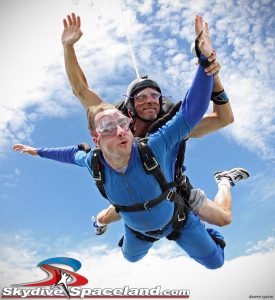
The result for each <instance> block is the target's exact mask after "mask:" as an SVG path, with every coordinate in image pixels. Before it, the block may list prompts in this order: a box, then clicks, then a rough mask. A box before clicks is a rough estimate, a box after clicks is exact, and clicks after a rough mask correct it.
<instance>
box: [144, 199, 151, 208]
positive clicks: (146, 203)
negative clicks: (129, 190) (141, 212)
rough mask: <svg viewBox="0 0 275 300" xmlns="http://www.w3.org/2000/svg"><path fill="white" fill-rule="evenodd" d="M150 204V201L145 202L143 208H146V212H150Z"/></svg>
mask: <svg viewBox="0 0 275 300" xmlns="http://www.w3.org/2000/svg"><path fill="white" fill-rule="evenodd" d="M149 202H150V201H148V202H145V203H144V204H143V206H144V208H145V210H149V209H151V207H148V204H149Z"/></svg>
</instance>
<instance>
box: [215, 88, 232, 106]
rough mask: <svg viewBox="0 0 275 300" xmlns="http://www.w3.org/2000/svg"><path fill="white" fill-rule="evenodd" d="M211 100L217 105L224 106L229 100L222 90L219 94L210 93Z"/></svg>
mask: <svg viewBox="0 0 275 300" xmlns="http://www.w3.org/2000/svg"><path fill="white" fill-rule="evenodd" d="M211 100H212V101H213V102H214V103H215V104H217V105H223V104H226V103H227V102H228V101H229V98H228V96H227V94H226V92H225V91H224V90H222V91H221V92H212V94H211Z"/></svg>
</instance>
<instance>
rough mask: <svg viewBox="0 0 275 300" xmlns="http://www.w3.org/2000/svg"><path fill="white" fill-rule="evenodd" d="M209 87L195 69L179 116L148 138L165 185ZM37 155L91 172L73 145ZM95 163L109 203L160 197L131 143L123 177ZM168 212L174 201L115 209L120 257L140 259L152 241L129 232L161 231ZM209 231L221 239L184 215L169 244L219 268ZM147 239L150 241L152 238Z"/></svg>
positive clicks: (203, 106) (125, 203) (220, 262)
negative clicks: (121, 230) (121, 238)
mask: <svg viewBox="0 0 275 300" xmlns="http://www.w3.org/2000/svg"><path fill="white" fill-rule="evenodd" d="M212 85H213V77H211V76H207V75H206V74H205V72H204V70H203V69H202V67H200V66H199V68H198V70H197V73H196V76H195V79H194V81H193V83H192V85H191V88H190V89H189V91H188V92H187V94H186V96H185V99H184V101H183V103H182V105H181V108H180V110H179V112H178V113H177V114H176V115H175V116H174V117H173V118H172V119H171V120H170V121H168V122H167V123H166V124H165V125H163V126H162V127H161V128H160V129H159V130H158V131H156V132H155V133H153V134H151V135H150V136H149V140H148V146H149V147H150V149H151V150H152V152H153V153H154V156H155V157H156V159H157V160H158V162H159V164H160V167H161V169H162V171H163V173H164V175H165V177H166V181H167V182H171V181H173V175H174V174H173V173H174V170H173V168H171V163H172V160H173V159H174V157H175V154H176V153H177V150H178V145H179V141H181V140H182V139H183V138H184V137H185V136H186V135H187V134H188V133H189V132H190V130H191V129H192V128H193V127H194V126H195V125H196V124H197V123H198V122H199V121H200V119H201V118H202V116H203V114H204V113H205V111H206V109H207V107H208V104H209V99H210V95H211V91H212ZM38 154H39V155H40V156H41V157H45V158H50V159H54V160H57V161H60V162H66V163H71V164H76V165H79V166H82V167H86V168H88V170H89V172H90V173H92V170H91V167H90V164H89V162H90V159H91V155H92V153H91V152H89V153H85V152H84V151H79V150H78V149H77V148H76V147H66V148H40V149H38ZM100 160H101V163H102V165H103V167H104V174H105V181H104V188H105V191H106V194H107V196H108V199H109V201H110V202H111V203H112V204H117V205H123V206H129V205H133V204H138V203H144V202H147V201H150V200H152V199H155V198H156V197H158V196H159V195H161V194H162V191H161V188H160V186H159V183H158V182H157V181H156V179H155V177H154V176H153V175H151V174H149V175H147V174H146V173H145V172H144V169H143V166H142V164H141V161H140V157H139V154H138V150H137V146H136V144H135V143H134V144H133V146H132V151H131V155H130V159H129V163H128V166H127V169H126V171H125V173H124V174H121V173H119V172H117V171H115V170H114V169H112V168H111V167H110V166H109V165H108V164H107V163H106V161H105V160H104V157H103V156H101V157H100ZM173 212H174V203H173V202H170V201H169V200H164V201H162V202H161V203H160V204H158V205H157V206H155V207H153V208H151V209H150V210H146V211H138V212H124V211H121V212H120V215H121V217H122V219H123V221H124V225H125V233H124V242H123V246H122V252H123V255H124V257H125V258H126V259H127V260H128V261H131V262H136V261H138V260H140V259H142V258H143V257H144V256H145V255H146V254H147V253H148V251H149V249H150V248H151V247H152V245H153V243H152V242H149V241H143V240H140V239H138V238H137V237H136V236H135V234H134V233H133V232H132V231H131V230H130V229H129V228H132V229H133V230H135V231H139V232H141V233H143V234H144V235H148V234H147V233H146V232H148V231H155V230H158V229H161V228H163V227H165V226H166V225H167V224H168V223H169V221H170V220H171V218H172V216H173ZM172 231H173V228H172V225H169V226H168V227H167V228H166V229H165V230H164V233H163V234H162V235H161V236H155V237H157V238H162V237H165V236H167V235H168V234H169V233H171V232H172ZM209 231H211V234H214V235H216V236H217V237H219V238H221V239H223V237H222V236H221V235H220V234H219V233H218V232H216V231H215V230H213V229H208V230H206V229H205V227H204V225H203V224H202V223H201V221H200V219H199V218H198V217H197V216H196V215H194V214H193V213H192V212H189V214H188V220H187V222H186V224H185V226H184V227H183V228H182V229H181V235H180V237H179V238H178V239H177V240H176V241H175V242H176V243H177V244H178V245H179V246H180V247H181V248H182V249H183V250H185V251H186V252H187V253H188V254H189V255H190V257H192V258H193V259H194V260H196V261H197V262H199V263H200V264H202V265H204V266H205V267H207V268H210V269H215V268H219V267H221V266H222V265H223V262H224V252H223V249H222V248H221V247H220V246H219V245H217V244H216V243H215V242H214V241H213V239H212V238H211V237H210V235H209V233H208V232H209ZM150 236H153V237H154V235H150Z"/></svg>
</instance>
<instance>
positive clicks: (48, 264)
mask: <svg viewBox="0 0 275 300" xmlns="http://www.w3.org/2000/svg"><path fill="white" fill-rule="evenodd" d="M56 265H65V266H69V267H71V268H72V269H73V270H74V272H73V271H71V270H67V269H64V268H61V267H57V266H56ZM37 266H38V267H40V268H41V269H42V270H43V271H45V272H46V273H47V275H48V276H47V278H45V279H43V280H40V281H36V282H30V283H22V284H16V285H12V287H5V288H4V289H3V290H2V293H1V298H12V299H15V298H51V297H56V298H101V297H105V298H106V297H113V298H122V297H131V298H140V297H146V298H149V297H152V298H189V296H190V291H189V290H183V289H182V290H161V287H160V286H156V287H155V288H130V287H129V286H124V287H123V288H92V289H91V288H80V287H79V286H82V285H85V284H87V283H88V279H87V278H85V277H83V276H81V275H79V274H77V273H75V272H76V271H78V270H79V269H80V268H81V263H80V262H79V261H78V260H76V259H74V258H68V257H55V258H49V259H47V260H44V261H42V262H40V263H39V264H38V265H37ZM19 287H20V288H19Z"/></svg>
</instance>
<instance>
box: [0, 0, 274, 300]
mask: <svg viewBox="0 0 275 300" xmlns="http://www.w3.org/2000/svg"><path fill="white" fill-rule="evenodd" d="M120 5H121V7H122V10H123V15H124V19H125V23H126V27H127V31H128V33H129V35H130V38H131V40H132V43H133V47H134V51H135V55H136V60H137V64H138V69H139V73H141V74H149V75H150V76H151V77H152V78H154V79H156V80H157V81H158V83H159V84H160V86H161V87H162V91H163V93H164V94H165V95H169V96H172V98H173V99H174V101H177V100H179V99H182V97H183V96H184V94H185V93H186V91H187V89H188V86H189V85H190V83H191V81H192V77H193V74H194V71H195V68H196V67H195V65H194V62H195V61H194V59H193V58H192V56H191V54H190V44H191V42H192V41H193V40H194V17H195V15H196V14H202V15H203V16H204V19H205V20H207V21H208V22H209V27H210V33H211V36H212V39H213V43H214V47H215V49H216V51H217V52H218V57H219V61H220V63H221V65H222V69H221V72H220V76H221V79H222V82H223V84H224V87H225V89H226V91H227V93H228V95H229V97H230V101H231V105H232V107H233V111H234V116H235V122H234V124H232V125H231V126H229V127H228V128H225V129H223V130H221V131H220V132H218V133H214V134H211V135H210V136H207V137H204V138H201V139H198V140H191V141H190V142H189V143H188V151H187V157H186V164H187V172H188V175H189V177H190V179H191V181H192V183H193V185H194V186H198V187H200V188H202V189H204V190H205V192H206V193H207V195H208V196H209V197H210V198H213V197H214V195H215V192H216V185H215V182H214V180H213V176H212V174H213V172H215V171H216V170H219V169H228V168H232V167H238V166H241V167H245V168H247V169H248V170H249V172H250V173H251V177H250V178H249V180H247V181H245V182H241V183H240V184H238V185H237V186H236V187H235V188H234V189H233V190H232V192H233V197H234V200H233V223H232V224H231V225H230V226H227V227H225V228H222V229H220V231H221V232H222V233H223V234H224V235H225V237H226V241H227V247H226V251H225V255H226V262H225V266H224V267H223V268H222V269H220V270H216V271H208V270H205V269H203V267H201V266H199V265H198V264H196V263H195V262H193V261H191V260H190V259H189V258H188V257H186V256H185V255H184V254H183V253H182V252H180V251H179V250H178V249H177V248H176V247H174V246H173V244H170V243H168V241H163V242H161V243H160V245H158V246H157V245H156V246H155V248H154V249H153V250H152V252H150V253H149V255H148V256H147V257H146V258H145V259H144V260H143V261H141V262H140V263H137V264H134V265H132V264H130V263H127V262H125V261H124V260H123V258H122V255H121V254H120V252H119V249H117V248H116V243H117V240H118V239H119V238H120V236H121V233H122V225H121V224H120V223H116V224H114V225H113V226H112V228H110V229H109V231H108V233H106V235H104V236H102V237H95V236H94V235H93V231H92V228H91V222H90V217H91V216H92V215H95V214H96V213H97V212H98V211H99V210H100V209H102V208H104V207H105V206H106V205H107V203H106V202H105V201H104V200H102V199H101V197H100V195H99V193H98V192H97V190H96V189H95V188H94V186H93V183H92V184H91V178H90V177H89V175H88V173H87V172H84V171H83V170H82V169H81V168H77V167H72V166H68V165H60V164H57V163H55V162H50V161H47V160H42V159H39V158H33V157H29V156H24V155H20V154H18V153H13V152H12V151H11V150H10V148H11V145H12V144H13V143H17V142H22V143H26V144H30V145H32V146H49V147H51V146H56V147H58V146H66V145H75V144H78V143H79V142H82V141H89V140H90V137H89V135H88V131H87V129H86V128H87V126H86V119H85V111H84V109H83V108H82V107H81V106H80V105H79V104H78V101H77V99H76V98H75V97H74V96H73V95H72V92H71V89H70V86H69V83H68V80H67V78H66V75H65V70H64V62H63V52H62V50H63V49H62V45H61V42H60V38H61V34H62V30H63V25H62V19H63V18H64V17H65V16H66V15H67V14H68V13H71V12H73V11H74V12H76V13H77V14H78V15H80V16H81V19H82V31H83V32H84V34H83V36H82V38H81V40H80V41H79V42H78V43H77V45H76V52H77V55H78V58H79V62H80V65H81V66H82V68H83V70H84V72H85V74H86V76H87V78H88V81H89V83H90V86H91V87H92V88H93V89H95V90H96V91H97V92H98V93H99V94H100V95H101V96H102V98H104V99H105V100H106V101H110V102H114V101H117V100H120V99H122V98H123V94H125V91H126V89H127V85H128V84H129V82H131V81H132V80H133V79H134V78H135V76H136V75H135V70H134V68H133V63H132V60H131V56H130V51H129V47H128V44H127V40H126V37H125V27H124V25H123V22H122V17H121V10H120ZM274 12H275V8H274V2H273V1H268V0H262V1H244V0H241V1H203V0H199V1H176V0H174V1H167V0H166V1H164V0H162V1H161V0H159V1H150V0H147V1H145V3H144V1H130V0H125V2H124V3H123V2H122V1H118V0H112V1H107V0H101V1H99V0H94V1H90V0H81V1H80V0H79V1H77V0H72V1H65V0H58V1H54V0H51V1H47V2H46V1H35V0H24V1H19V0H1V2H0V27H1V49H0V56H1V68H0V82H1V93H0V203H1V212H0V224H1V227H0V228H1V248H0V258H1V265H0V272H1V276H0V277H1V287H3V286H9V285H11V284H15V283H20V282H26V281H31V280H33V279H35V280H37V279H40V278H41V275H42V274H41V271H40V270H39V269H37V268H36V267H35V266H36V264H37V263H38V262H40V261H42V260H43V259H46V258H49V257H54V256H72V257H74V258H76V259H79V260H80V261H81V263H82V265H83V267H82V269H81V270H80V273H81V274H83V275H85V276H86V277H87V278H88V279H89V281H90V284H89V285H90V286H91V287H109V286H114V287H122V286H124V285H130V286H133V287H138V286H140V287H144V286H148V287H154V286H156V285H162V286H163V287H165V288H183V289H190V291H191V298H192V299H202V297H204V298H205V299H210V297H211V299H221V297H222V299H227V298H225V297H228V299H232V298H234V299H246V298H248V297H249V295H250V294H251V295H273V296H275V289H274V284H272V278H274V277H275V272H274V270H275V268H274V267H275V260H274V255H275V221H274V213H275V204H274V198H275V185H274V179H275V174H274V158H275V152H274V126H275V125H274V96H275V95H274V94H275V93H274V79H275V78H274V77H275V74H274V61H273V55H272V53H274V50H275V47H274V34H275V25H274ZM210 110H211V107H210ZM161 269H165V271H166V272H167V274H171V276H167V277H163V275H162V274H161V271H160V270H161ZM106 270H107V271H106ZM147 270H148V272H147ZM255 270H257V271H255ZM142 272H146V274H150V276H144V274H143V273H142ZM175 273H176V274H177V279H176V280H175V281H174V280H172V279H171V278H172V277H173V276H172V274H175ZM141 274H143V275H142V276H141ZM42 276H43V275H42ZM232 276H233V279H232ZM37 277H38V278H37ZM237 283H241V284H240V285H238V286H237ZM221 295H222V296H221ZM225 295H226V296H225ZM238 297H239V298H238Z"/></svg>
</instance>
